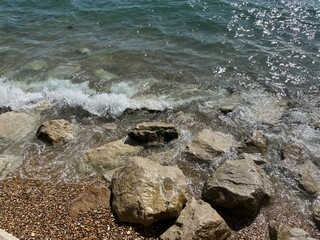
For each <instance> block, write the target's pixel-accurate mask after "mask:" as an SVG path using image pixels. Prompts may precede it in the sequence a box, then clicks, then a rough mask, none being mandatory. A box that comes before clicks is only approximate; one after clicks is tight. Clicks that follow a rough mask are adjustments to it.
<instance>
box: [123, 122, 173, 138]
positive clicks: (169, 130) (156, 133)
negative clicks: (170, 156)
mask: <svg viewBox="0 0 320 240" xmlns="http://www.w3.org/2000/svg"><path fill="white" fill-rule="evenodd" d="M128 135H129V137H131V138H132V139H134V140H136V141H138V142H140V143H163V142H165V143H167V142H170V141H171V140H173V139H176V138H178V130H177V129H176V128H175V127H174V125H173V124H168V123H163V122H144V123H140V124H138V125H137V126H136V127H135V128H134V129H132V130H131V131H130V132H129V133H128Z"/></svg>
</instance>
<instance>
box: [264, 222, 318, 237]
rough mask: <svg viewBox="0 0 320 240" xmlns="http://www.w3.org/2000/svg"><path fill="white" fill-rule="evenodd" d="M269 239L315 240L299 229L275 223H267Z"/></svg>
mask: <svg viewBox="0 0 320 240" xmlns="http://www.w3.org/2000/svg"><path fill="white" fill-rule="evenodd" d="M269 237H270V240H316V239H315V238H312V237H310V235H309V233H307V232H306V231H304V230H302V229H300V228H290V227H288V226H286V225H285V224H283V223H280V222H276V221H271V222H270V223H269Z"/></svg>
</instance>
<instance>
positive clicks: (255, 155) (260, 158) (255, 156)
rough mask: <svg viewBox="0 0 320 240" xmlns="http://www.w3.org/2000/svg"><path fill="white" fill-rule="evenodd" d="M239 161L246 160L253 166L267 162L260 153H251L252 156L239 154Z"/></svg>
mask: <svg viewBox="0 0 320 240" xmlns="http://www.w3.org/2000/svg"><path fill="white" fill-rule="evenodd" d="M239 159H246V160H249V161H254V162H255V164H257V165H263V164H267V163H268V160H267V159H266V158H265V157H264V156H262V155H261V154H260V153H253V154H250V153H241V154H240V155H239Z"/></svg>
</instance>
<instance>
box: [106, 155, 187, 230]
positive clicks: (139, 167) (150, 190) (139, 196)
mask: <svg viewBox="0 0 320 240" xmlns="http://www.w3.org/2000/svg"><path fill="white" fill-rule="evenodd" d="M111 191H112V209H113V210H114V212H115V213H116V215H117V216H118V218H119V220H120V221H124V222H131V223H139V224H142V225H144V226H149V225H151V224H153V223H155V222H157V221H159V220H164V219H168V218H172V217H177V216H178V215H179V214H180V212H181V210H182V208H183V207H184V205H185V204H186V202H187V196H188V194H187V178H186V177H185V176H184V175H183V173H182V171H181V170H180V169H178V168H177V167H169V166H168V167H165V166H161V165H160V164H158V163H155V162H153V161H151V160H149V159H146V158H141V157H133V158H131V159H130V160H129V161H128V162H127V164H126V165H125V166H123V167H122V168H120V169H118V170H117V171H116V172H115V173H114V175H113V178H112V183H111Z"/></svg>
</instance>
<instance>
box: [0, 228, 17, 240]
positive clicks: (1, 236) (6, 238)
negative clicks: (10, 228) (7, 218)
mask: <svg viewBox="0 0 320 240" xmlns="http://www.w3.org/2000/svg"><path fill="white" fill-rule="evenodd" d="M0 240H19V239H18V238H16V237H14V236H13V235H11V234H9V233H7V232H6V231H4V230H2V229H0Z"/></svg>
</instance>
